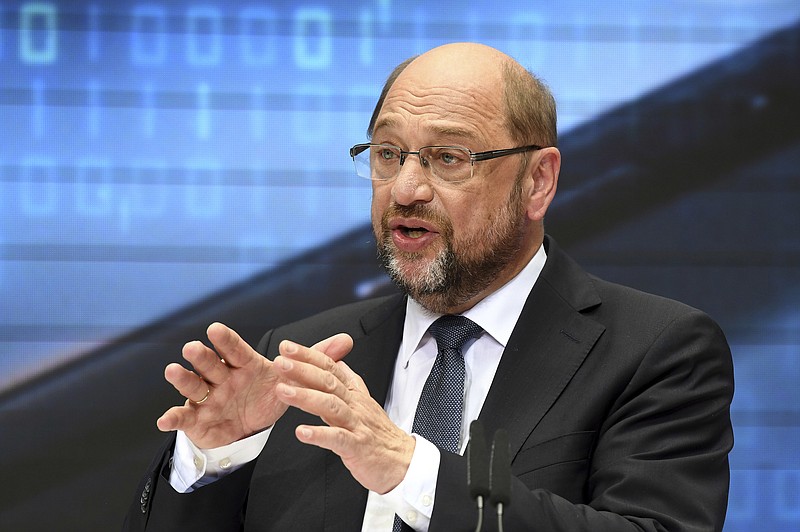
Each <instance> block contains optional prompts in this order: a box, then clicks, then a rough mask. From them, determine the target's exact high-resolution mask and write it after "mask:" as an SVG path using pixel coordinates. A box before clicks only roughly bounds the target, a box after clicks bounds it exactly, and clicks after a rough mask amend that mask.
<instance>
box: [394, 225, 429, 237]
mask: <svg viewBox="0 0 800 532" xmlns="http://www.w3.org/2000/svg"><path fill="white" fill-rule="evenodd" d="M398 229H400V232H401V233H403V235H404V236H407V237H408V238H421V237H422V236H423V235H425V234H426V233H428V232H429V231H428V230H427V229H425V228H424V227H406V226H402V225H401V226H400V227H398Z"/></svg>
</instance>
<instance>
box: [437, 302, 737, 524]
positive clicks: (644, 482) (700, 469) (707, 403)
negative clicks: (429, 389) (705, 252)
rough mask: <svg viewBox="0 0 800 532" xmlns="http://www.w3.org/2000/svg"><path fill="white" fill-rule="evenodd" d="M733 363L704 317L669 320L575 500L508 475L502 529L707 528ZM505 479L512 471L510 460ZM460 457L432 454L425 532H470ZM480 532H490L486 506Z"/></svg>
mask: <svg viewBox="0 0 800 532" xmlns="http://www.w3.org/2000/svg"><path fill="white" fill-rule="evenodd" d="M732 396H733V365H732V360H731V354H730V349H729V347H728V344H727V342H726V340H725V338H724V336H723V334H722V332H721V331H720V329H719V328H718V327H717V325H716V324H715V323H714V322H713V321H712V320H711V319H710V318H708V317H707V316H706V315H705V314H703V313H701V312H698V311H692V312H690V313H687V314H684V315H683V316H681V317H679V318H677V319H675V320H674V321H673V322H672V323H670V324H669V325H668V326H667V327H666V328H665V329H664V330H663V331H662V332H661V334H660V335H658V336H657V338H656V339H655V341H654V342H653V343H652V344H651V345H650V347H649V349H648V350H647V352H646V353H644V354H643V356H642V358H641V362H640V364H639V367H638V368H637V370H636V372H635V373H634V375H633V378H632V379H631V380H630V382H629V383H628V385H627V386H626V387H625V389H624V391H623V392H622V393H621V394H620V395H619V396H618V397H617V398H616V400H615V401H613V404H612V405H611V407H610V408H609V411H608V415H607V416H606V418H605V419H603V420H599V422H598V434H597V439H596V443H595V446H594V449H593V452H592V454H591V458H590V460H591V464H590V467H589V472H588V475H587V477H586V480H585V484H584V487H583V492H584V496H583V500H582V501H580V502H579V503H576V502H570V501H568V500H567V499H565V498H563V497H561V496H559V495H557V494H555V493H552V492H548V491H545V490H542V489H536V487H535V486H526V485H525V484H524V483H523V482H522V481H521V480H520V479H519V478H516V477H515V478H512V499H511V503H510V505H509V506H508V507H507V508H506V510H505V518H504V523H505V529H506V530H536V531H541V532H559V531H563V532H575V531H592V532H604V531H608V532H621V531H627V530H630V531H639V532H641V531H675V532H677V531H686V532H690V531H698V532H699V531H717V530H721V529H722V525H723V522H724V519H725V512H726V507H727V497H728V486H729V476H730V472H729V466H728V452H729V451H730V449H731V447H732V446H733V432H732V429H731V423H730V403H731V400H732ZM511 468H512V475H514V474H515V473H516V474H519V473H520V472H519V471H516V470H515V466H514V461H513V459H512V465H511ZM465 479H466V464H465V460H464V458H463V457H460V456H456V455H453V454H449V453H442V461H441V464H440V467H439V480H438V483H437V494H436V500H435V503H434V511H433V516H432V520H431V527H430V531H431V532H437V531H445V530H471V529H474V527H475V518H476V515H477V514H476V510H475V503H474V502H473V501H472V500H471V499H470V498H469V494H468V491H467V487H466V482H465ZM485 524H486V525H487V526H485V529H486V530H496V514H495V512H494V510H493V509H487V510H486V512H485Z"/></svg>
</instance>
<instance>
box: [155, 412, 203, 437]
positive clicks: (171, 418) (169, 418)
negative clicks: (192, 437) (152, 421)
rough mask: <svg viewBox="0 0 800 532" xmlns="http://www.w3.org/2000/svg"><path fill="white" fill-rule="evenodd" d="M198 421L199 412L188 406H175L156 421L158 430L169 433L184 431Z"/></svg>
mask: <svg viewBox="0 0 800 532" xmlns="http://www.w3.org/2000/svg"><path fill="white" fill-rule="evenodd" d="M196 420H197V412H196V410H195V409H193V408H187V407H186V406H173V407H172V408H170V409H169V410H167V411H166V412H164V414H163V415H162V416H161V417H160V418H158V420H156V426H157V427H158V430H160V431H162V432H169V431H171V430H183V431H186V430H187V429H188V428H190V427H191V426H193V425H194V423H195V421H196Z"/></svg>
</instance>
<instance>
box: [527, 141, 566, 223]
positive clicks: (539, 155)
mask: <svg viewBox="0 0 800 532" xmlns="http://www.w3.org/2000/svg"><path fill="white" fill-rule="evenodd" d="M531 162H532V163H534V166H533V167H532V168H529V169H528V171H529V175H530V178H531V179H533V186H532V188H531V191H530V195H529V197H528V218H530V219H531V220H534V221H542V220H543V219H544V214H545V213H546V212H547V208H548V207H549V206H550V203H551V202H552V201H553V198H554V197H555V195H556V187H557V185H558V173H559V171H560V170H561V152H559V151H558V148H553V147H551V148H543V149H541V150H539V151H538V152H536V156H535V157H534V158H533V159H532V161H531Z"/></svg>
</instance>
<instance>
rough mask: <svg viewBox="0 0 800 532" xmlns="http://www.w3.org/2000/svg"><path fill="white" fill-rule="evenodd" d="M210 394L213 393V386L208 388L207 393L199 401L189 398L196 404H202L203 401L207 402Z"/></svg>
mask: <svg viewBox="0 0 800 532" xmlns="http://www.w3.org/2000/svg"><path fill="white" fill-rule="evenodd" d="M209 395H211V388H207V389H206V394H205V395H204V396H203V398H202V399H200V400H199V401H192V400H191V399H189V400H190V401H192V403H194V404H196V405H202V404H203V403H205V402H206V399H208V396H209Z"/></svg>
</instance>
